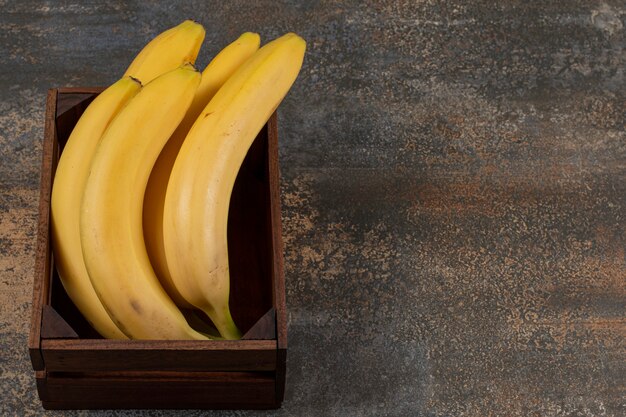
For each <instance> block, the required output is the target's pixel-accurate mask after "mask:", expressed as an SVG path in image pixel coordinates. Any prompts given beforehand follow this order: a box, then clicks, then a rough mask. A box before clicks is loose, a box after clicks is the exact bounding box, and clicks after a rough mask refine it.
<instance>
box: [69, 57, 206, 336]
mask: <svg viewBox="0 0 626 417" xmlns="http://www.w3.org/2000/svg"><path fill="white" fill-rule="evenodd" d="M199 83H200V73H199V72H197V71H196V70H195V69H194V68H193V66H191V65H185V66H183V67H181V68H179V69H176V70H173V71H170V72H168V73H165V74H164V75H162V76H160V77H158V78H156V79H154V81H152V82H150V83H148V84H146V86H145V87H143V89H142V90H141V91H140V92H139V93H138V94H137V95H136V96H135V97H133V99H132V100H130V101H129V103H128V104H127V105H126V107H125V108H124V109H122V111H120V113H119V114H118V115H117V117H116V118H115V119H114V120H113V121H112V122H111V124H110V125H109V127H108V129H107V130H106V132H105V133H104V135H103V137H102V140H101V142H100V145H99V146H98V149H97V150H96V153H95V156H94V158H93V161H92V165H91V172H90V175H89V177H88V179H87V183H86V185H85V192H84V196H83V201H82V206H81V211H80V238H81V244H82V249H83V256H84V259H85V265H86V266H87V271H88V272H89V277H90V278H91V283H92V284H93V287H94V289H95V291H96V294H98V297H99V298H100V301H101V302H102V304H103V305H104V307H105V309H106V310H107V312H108V313H109V316H110V317H111V318H112V319H113V321H114V322H115V323H116V324H117V326H118V327H119V328H120V329H121V330H122V331H123V332H124V333H125V334H126V335H128V336H129V337H130V338H133V339H207V337H206V336H204V335H202V334H200V333H198V332H197V331H195V330H193V329H192V328H191V327H190V326H189V325H188V323H187V322H186V321H185V318H184V317H183V315H182V313H181V312H180V310H178V308H177V307H176V305H175V304H174V302H173V301H172V300H171V298H169V297H168V296H167V294H166V292H165V291H164V290H163V287H161V285H160V283H159V281H158V279H157V277H156V276H155V274H154V271H153V269H152V267H151V265H150V261H149V259H148V254H147V252H146V248H145V244H144V240H143V231H142V205H143V195H144V191H145V188H146V183H147V182H148V177H149V175H150V170H151V169H152V166H153V165H154V161H155V160H156V159H157V157H158V155H159V152H160V151H161V149H162V147H163V146H164V144H165V142H166V141H167V139H168V138H169V137H170V135H171V134H172V133H173V131H174V129H175V128H176V126H177V125H178V123H180V121H181V120H182V118H183V116H184V115H185V112H186V111H187V108H188V107H189V105H190V104H191V101H192V99H193V97H194V94H195V92H196V89H197V87H198V84H199Z"/></svg>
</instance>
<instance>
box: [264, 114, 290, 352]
mask: <svg viewBox="0 0 626 417" xmlns="http://www.w3.org/2000/svg"><path fill="white" fill-rule="evenodd" d="M267 132H268V171H269V175H268V181H269V194H270V215H271V222H270V223H271V227H272V234H271V237H272V242H271V246H272V260H273V262H272V277H273V285H274V291H273V292H274V305H275V308H276V325H277V328H276V334H277V340H278V348H279V349H286V348H287V306H286V301H285V273H284V260H283V237H282V222H281V209H280V172H279V166H278V117H277V114H276V113H274V114H273V115H272V117H271V118H270V120H269V121H268V124H267Z"/></svg>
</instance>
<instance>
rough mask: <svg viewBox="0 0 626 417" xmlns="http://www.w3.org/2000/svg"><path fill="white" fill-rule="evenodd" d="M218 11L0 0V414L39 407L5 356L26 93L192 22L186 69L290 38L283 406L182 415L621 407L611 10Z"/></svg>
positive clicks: (16, 323)
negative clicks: (198, 40) (295, 63)
mask: <svg viewBox="0 0 626 417" xmlns="http://www.w3.org/2000/svg"><path fill="white" fill-rule="evenodd" d="M220 3H222V2H205V1H196V2H185V3H180V4H179V3H177V2H163V3H157V2H150V1H141V2H139V1H128V2H123V1H108V2H63V1H55V2H52V1H47V2H40V1H32V0H22V1H19V2H18V1H1V0H0V58H1V59H0V94H1V96H0V160H1V161H2V162H1V165H0V255H1V258H0V340H1V342H0V343H1V348H2V350H1V353H0V396H1V404H0V415H2V416H5V415H7V416H12V415H44V414H45V415H48V414H49V415H60V414H61V413H52V412H51V413H44V412H43V410H42V409H41V407H40V403H39V400H38V398H37V394H36V390H35V384H34V375H33V372H32V370H31V365H30V362H29V360H28V355H27V348H26V344H27V332H28V328H29V318H30V311H29V309H30V300H31V291H32V274H33V263H34V245H35V234H34V233H35V224H36V220H37V197H38V195H37V192H38V185H39V162H40V152H41V140H42V131H43V116H44V114H43V112H44V101H45V93H46V90H47V89H48V88H50V87H55V86H92V85H107V84H110V83H112V82H113V81H115V80H116V79H117V78H118V77H119V76H121V74H122V73H123V72H124V70H125V68H126V66H127V64H128V63H129V62H130V60H131V59H132V58H133V56H134V54H135V53H136V52H137V51H138V50H139V49H140V48H141V47H142V46H143V44H144V43H145V42H146V41H147V40H148V39H149V38H151V37H152V36H154V35H155V34H156V33H158V32H160V31H161V30H164V29H165V28H168V27H170V26H173V25H175V24H177V23H179V22H180V21H181V20H183V19H185V18H190V17H191V18H195V19H196V20H199V21H200V22H201V23H203V24H204V26H205V27H206V29H207V37H206V41H205V45H204V47H203V50H202V51H201V55H200V57H199V59H198V64H199V67H201V68H202V67H204V65H205V64H206V63H207V62H208V61H209V59H210V57H212V56H213V55H214V54H215V53H216V52H217V51H218V50H219V49H220V48H221V47H223V46H225V45H226V44H228V43H229V42H231V41H232V40H234V39H235V38H236V37H237V36H238V35H239V34H240V33H241V32H243V31H257V32H259V33H260V34H261V36H262V38H263V39H264V40H267V39H270V38H273V37H276V36H278V35H280V34H282V33H284V32H286V31H295V32H297V33H299V34H300V35H302V36H303V37H304V38H305V39H306V40H307V41H308V52H307V56H306V62H305V65H304V67H303V69H302V72H301V75H300V77H299V79H298V81H297V82H296V84H295V86H294V87H293V89H292V91H291V93H290V94H289V96H288V97H287V99H286V100H285V102H284V103H283V105H282V106H281V108H280V163H281V169H282V186H281V187H282V202H283V212H282V214H283V221H284V240H285V256H286V285H287V303H288V309H289V315H288V318H289V355H288V374H287V391H286V399H285V402H284V405H283V408H282V409H281V410H278V411H271V412H213V413H211V412H208V413H205V412H198V413H194V412H191V413H183V414H185V415H215V416H218V415H220V416H221V415H224V416H256V415H260V416H273V415H277V416H299V417H307V416H311V417H313V416H488V415H507V416H527V415H542V416H622V415H624V414H626V401H625V400H624V398H625V396H626V382H625V379H626V366H625V362H626V347H625V344H624V340H625V337H626V318H625V309H626V306H625V300H626V290H625V286H626V285H625V280H626V278H625V277H626V255H625V246H626V242H625V240H626V226H625V224H624V217H625V215H626V213H625V208H626V134H625V130H624V124H625V122H626V121H625V116H624V115H625V113H626V105H625V103H626V94H625V93H626V88H625V83H626V80H625V79H624V69H625V67H626V52H625V50H624V47H625V45H626V41H625V29H624V26H625V19H626V6H625V5H624V2H623V1H606V2H596V1H579V0H568V1H540V2H539V1H513V0H506V1H499V2H495V1H473V2H467V1H459V0H456V1H444V0H442V1H369V2H361V1H346V2H332V1H256V2H241V1H229V2H224V3H225V4H220ZM86 414H89V413H87V412H67V415H86ZM148 414H149V413H147V412H146V413H145V414H144V412H140V411H135V412H128V413H124V412H101V413H94V415H133V416H140V415H148ZM175 414H177V413H175V412H163V413H158V414H157V413H150V415H175Z"/></svg>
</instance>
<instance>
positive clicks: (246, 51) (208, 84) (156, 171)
mask: <svg viewBox="0 0 626 417" xmlns="http://www.w3.org/2000/svg"><path fill="white" fill-rule="evenodd" d="M259 43H260V37H259V35H258V34H256V33H250V32H246V33H244V34H242V35H241V36H240V37H239V39H237V40H236V41H234V42H233V43H231V44H230V45H228V46H227V47H226V48H224V49H223V50H222V51H221V52H220V53H219V54H217V56H216V57H215V58H214V59H213V60H212V61H211V62H210V63H209V65H207V67H206V68H205V70H204V71H203V72H202V80H201V81H200V86H199V87H198V90H197V91H196V95H195V97H194V98H193V102H192V103H191V106H189V110H187V114H185V117H184V118H183V120H182V122H180V124H179V125H178V128H176V131H174V133H173V134H172V137H171V138H170V139H169V141H168V142H167V144H166V145H165V147H164V148H163V150H162V151H161V154H160V155H159V158H158V159H157V161H156V163H155V164H154V168H153V169H152V172H151V174H150V179H149V180H148V186H147V187H146V195H145V197H144V207H143V232H144V238H145V241H146V248H147V249H148V256H149V257H150V261H151V262H152V266H153V267H154V271H155V272H156V275H157V277H159V280H160V281H161V284H162V285H163V288H165V290H166V291H167V293H168V294H169V295H170V297H172V300H174V302H175V303H176V305H178V306H179V307H184V308H193V306H192V305H191V304H189V303H188V302H187V301H186V300H185V299H184V298H183V297H182V296H181V295H180V293H179V292H178V290H177V289H176V286H175V285H174V284H173V283H172V279H171V277H170V273H169V270H168V268H167V260H166V258H165V249H164V247H163V204H164V203H165V190H166V189H167V182H168V180H169V177H170V172H171V171H172V167H173V166H174V161H175V160H176V155H178V150H179V149H180V146H181V145H182V143H183V140H184V139H185V137H186V136H187V133H188V132H189V129H190V128H191V126H192V125H193V123H194V122H195V121H196V119H197V118H198V116H199V115H200V112H201V111H202V109H204V107H205V106H206V105H207V103H208V102H209V100H211V98H212V97H213V95H214V94H215V93H216V92H217V90H218V89H219V88H220V87H221V86H222V84H224V82H225V81H226V80H227V79H228V77H230V75H231V74H232V73H233V72H234V71H235V70H236V69H237V68H238V67H239V66H241V64H243V63H244V62H245V61H246V60H247V59H248V58H249V57H250V56H252V54H254V53H255V52H256V51H257V50H258V49H259Z"/></svg>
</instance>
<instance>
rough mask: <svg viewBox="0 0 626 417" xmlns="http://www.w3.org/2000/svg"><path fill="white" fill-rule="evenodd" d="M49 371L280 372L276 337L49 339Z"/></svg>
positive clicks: (44, 344)
mask: <svg viewBox="0 0 626 417" xmlns="http://www.w3.org/2000/svg"><path fill="white" fill-rule="evenodd" d="M42 351H43V358H44V361H45V363H46V370H47V371H48V372H53V371H61V372H96V371H196V372H199V371H275V370H276V342H275V341H271V340H239V341H172V340H169V341H168V340H155V341H141V340H129V341H124V340H104V339H102V340H98V339H94V340H86V339H84V340H43V341H42Z"/></svg>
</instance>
